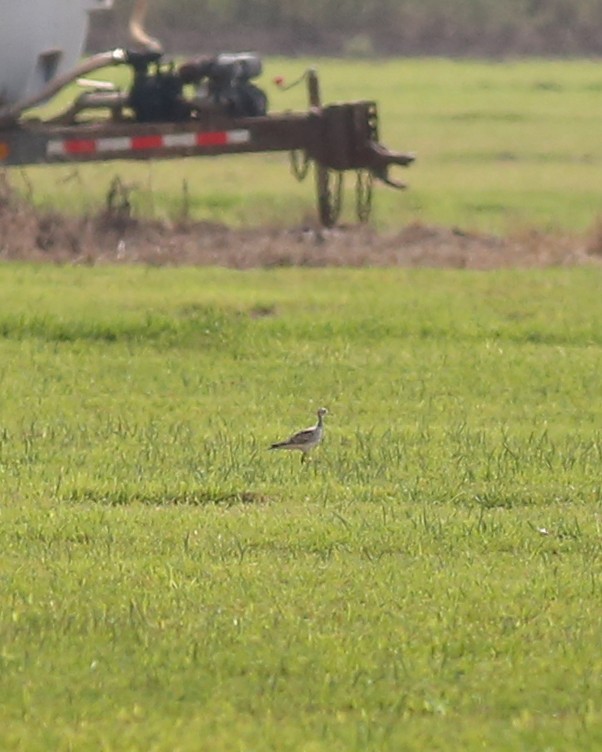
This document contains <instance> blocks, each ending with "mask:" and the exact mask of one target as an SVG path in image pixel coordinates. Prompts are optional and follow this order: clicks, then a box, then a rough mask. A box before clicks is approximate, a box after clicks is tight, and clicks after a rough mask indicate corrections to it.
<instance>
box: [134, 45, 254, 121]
mask: <svg viewBox="0 0 602 752" xmlns="http://www.w3.org/2000/svg"><path fill="white" fill-rule="evenodd" d="M127 62H128V63H129V64H130V65H131V66H132V68H133V70H134V81H133V84H132V87H131V89H130V92H129V97H128V105H129V106H130V107H131V109H132V110H133V111H134V114H135V117H136V120H137V121H138V122H143V123H144V122H181V121H183V120H189V119H195V118H198V117H201V116H202V115H203V114H205V113H207V112H216V113H221V114H224V115H227V116H228V117H233V118H235V117H258V116H261V115H265V114H266V113H267V109H268V101H267V97H266V95H265V93H264V92H263V91H262V90H261V89H260V88H259V87H258V86H256V85H255V84H254V83H252V80H253V79H255V78H257V77H258V76H259V75H260V74H261V72H262V63H261V59H260V58H259V57H258V56H257V55H255V54H253V53H248V52H243V53H225V54H220V55H216V56H212V57H198V58H194V59H192V60H188V61H186V62H184V63H182V64H181V65H180V66H179V67H175V66H174V65H173V64H163V63H162V62H161V53H160V52H154V51H146V52H130V53H128V58H127ZM186 86H192V87H194V94H193V95H192V96H190V97H186V96H185V94H184V88H185V87H186Z"/></svg>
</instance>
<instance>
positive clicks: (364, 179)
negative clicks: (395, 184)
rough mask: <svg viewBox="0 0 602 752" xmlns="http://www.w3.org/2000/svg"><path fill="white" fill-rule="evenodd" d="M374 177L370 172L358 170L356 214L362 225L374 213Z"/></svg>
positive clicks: (356, 179)
mask: <svg viewBox="0 0 602 752" xmlns="http://www.w3.org/2000/svg"><path fill="white" fill-rule="evenodd" d="M373 189H374V175H373V174H372V173H371V172H370V171H369V170H358V171H357V172H356V176H355V212H356V214H357V218H358V219H359V221H360V222H361V223H362V224H365V223H366V222H367V221H368V220H369V219H370V214H371V213H372V191H373Z"/></svg>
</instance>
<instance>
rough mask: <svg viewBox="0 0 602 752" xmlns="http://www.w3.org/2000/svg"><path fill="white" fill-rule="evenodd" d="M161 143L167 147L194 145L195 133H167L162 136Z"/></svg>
mask: <svg viewBox="0 0 602 752" xmlns="http://www.w3.org/2000/svg"><path fill="white" fill-rule="evenodd" d="M163 145H164V146H166V147H167V148H169V147H176V146H180V147H181V146H184V147H185V146H195V145H196V133H167V134H166V135H165V136H163Z"/></svg>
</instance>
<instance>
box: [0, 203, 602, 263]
mask: <svg viewBox="0 0 602 752" xmlns="http://www.w3.org/2000/svg"><path fill="white" fill-rule="evenodd" d="M0 260H2V261H10V260H20V261H32V262H47V263H60V264H65V263H69V264H124V263H126V264H132V263H139V264H152V265H217V266H225V267H232V268H236V269H248V268H253V267H273V266H310V267H322V266H355V267H364V266H403V267H417V266H423V267H449V268H466V269H497V268H504V267H506V268H509V267H550V266H576V265H583V264H589V265H600V264H602V224H601V225H599V226H596V227H594V228H592V230H591V231H590V232H588V233H585V234H583V235H578V234H569V233H566V234H561V233H556V234H554V233H543V232H540V231H536V230H525V231H523V232H520V233H516V234H514V235H510V236H506V237H501V236H497V235H488V234H485V233H480V232H468V231H464V230H460V229H458V228H453V227H452V228H448V227H438V226H427V225H422V224H418V223H413V224H410V225H407V226H406V227H404V228H402V229H400V230H399V231H397V232H376V231H375V230H374V229H372V228H370V227H363V226H343V227H339V228H336V229H333V230H324V229H320V228H318V227H316V226H310V225H308V226H299V227H294V228H289V229H282V228H265V227H263V228H253V229H233V228H230V227H226V226H225V225H220V224H215V223H209V222H182V223H173V224H167V223H164V222H157V221H153V220H138V219H133V218H132V217H131V216H129V213H124V212H123V211H121V210H117V211H105V212H103V213H100V214H98V215H97V216H94V217H84V218H82V217H68V216H64V215H61V214H57V213H52V212H42V211H39V210H36V209H34V208H33V207H31V206H30V205H29V204H27V203H26V202H24V201H23V200H21V199H18V198H16V197H15V195H14V194H13V193H12V192H7V191H2V190H0Z"/></svg>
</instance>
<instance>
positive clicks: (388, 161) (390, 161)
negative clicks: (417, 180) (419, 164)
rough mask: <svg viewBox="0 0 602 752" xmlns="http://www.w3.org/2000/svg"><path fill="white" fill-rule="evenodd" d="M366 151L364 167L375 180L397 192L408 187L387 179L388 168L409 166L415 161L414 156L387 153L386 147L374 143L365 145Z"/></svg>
mask: <svg viewBox="0 0 602 752" xmlns="http://www.w3.org/2000/svg"><path fill="white" fill-rule="evenodd" d="M366 151H367V158H366V167H367V169H368V170H370V172H371V173H372V174H373V175H374V177H375V178H377V179H378V180H380V181H381V182H382V183H385V184H386V185H388V186H390V187H391V188H396V189H397V190H404V189H405V188H407V187H408V186H407V183H402V182H401V181H398V180H393V178H390V177H389V167H391V165H400V166H402V167H407V166H408V165H411V164H412V162H413V161H414V160H415V159H416V157H415V155H414V154H403V153H402V152H394V151H389V149H387V147H386V146H383V145H382V144H379V143H376V142H374V141H370V142H369V143H368V144H367V145H366Z"/></svg>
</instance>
